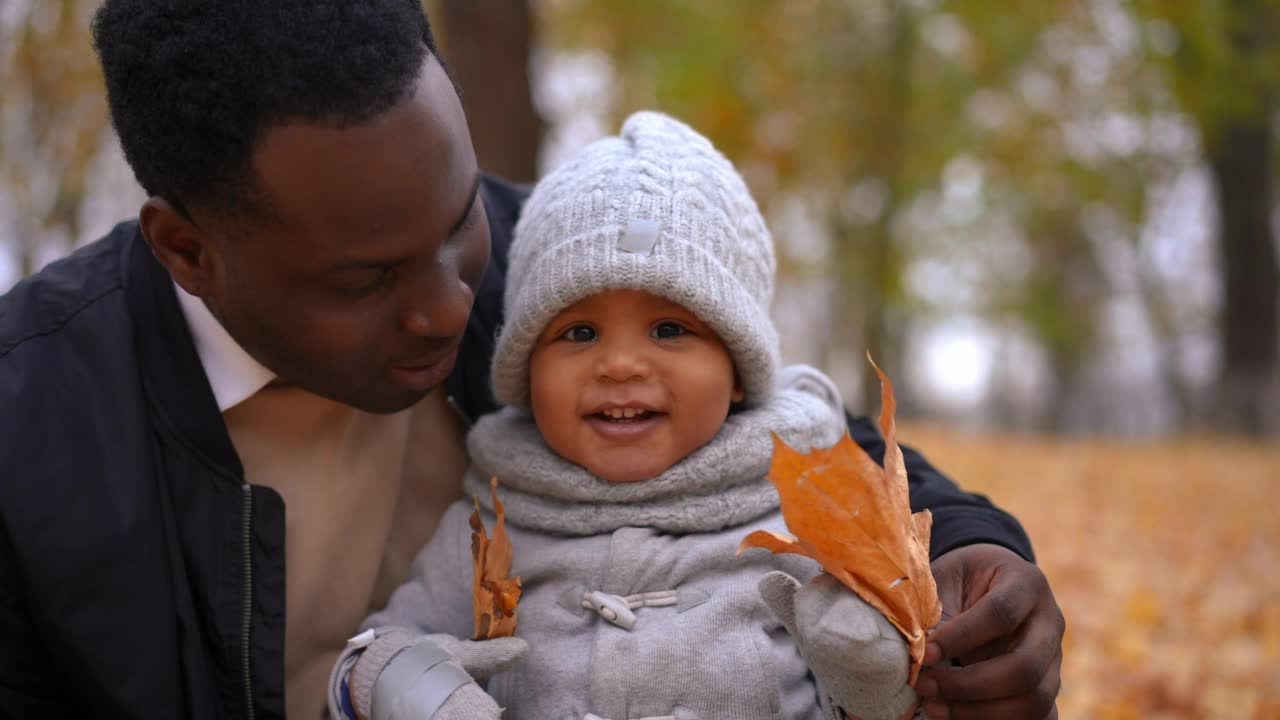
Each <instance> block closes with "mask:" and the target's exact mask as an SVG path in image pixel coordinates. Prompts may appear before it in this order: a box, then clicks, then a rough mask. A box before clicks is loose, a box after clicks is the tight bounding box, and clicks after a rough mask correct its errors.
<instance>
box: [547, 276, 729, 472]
mask: <svg viewBox="0 0 1280 720" xmlns="http://www.w3.org/2000/svg"><path fill="white" fill-rule="evenodd" d="M529 382H530V391H531V395H532V404H533V416H534V419H535V420H536V421H537V423H538V429H539V431H541V433H542V436H543V437H544V438H545V439H546V441H547V444H548V445H550V446H551V449H552V450H555V451H556V453H557V454H559V455H560V456H561V457H563V458H565V459H567V460H570V461H572V462H574V463H577V464H578V465H581V466H583V467H585V468H586V469H587V470H589V471H590V472H591V473H592V474H593V475H595V476H597V477H599V478H602V479H604V480H607V481H609V482H632V481H636V480H647V479H649V478H652V477H655V476H657V475H659V474H661V473H662V472H663V471H664V470H666V469H667V468H669V467H671V466H672V465H674V464H675V463H676V462H678V461H680V460H681V459H683V458H684V457H685V456H686V455H688V454H689V453H691V452H693V451H694V450H697V449H698V448H700V447H702V446H703V445H705V444H706V443H707V442H708V441H709V440H711V438H713V437H714V436H715V434H716V433H717V432H719V430H720V426H721V425H723V424H724V420H725V417H726V416H727V415H728V413H729V405H730V403H732V402H738V401H740V400H741V399H742V390H741V388H740V387H739V386H738V383H737V381H736V379H735V376H734V371H733V360H732V358H731V357H730V356H729V351H728V350H727V349H726V348H725V346H724V343H723V342H721V340H720V338H719V336H717V335H716V334H715V333H714V332H712V331H711V329H710V328H708V327H707V326H706V325H705V324H703V323H702V322H701V321H699V320H698V318H697V317H695V316H694V315H693V313H691V312H689V311H688V310H685V309H684V308H683V307H681V306H679V305H676V304H675V303H672V302H670V301H668V300H664V299H662V298H659V297H656V296H654V295H650V294H648V293H645V292H640V291H636V290H611V291H607V292H603V293H598V294H596V295H592V296H591V297H588V298H586V299H584V300H581V301H579V302H577V303H575V304H574V305H571V306H570V307H568V308H565V310H564V311H563V312H561V313H560V314H559V315H557V316H556V317H555V318H553V319H552V320H551V322H550V323H548V324H547V327H546V329H545V330H543V332H542V335H541V336H540V337H539V338H538V342H537V344H536V345H535V346H534V349H533V355H532V357H531V359H530V378H529Z"/></svg>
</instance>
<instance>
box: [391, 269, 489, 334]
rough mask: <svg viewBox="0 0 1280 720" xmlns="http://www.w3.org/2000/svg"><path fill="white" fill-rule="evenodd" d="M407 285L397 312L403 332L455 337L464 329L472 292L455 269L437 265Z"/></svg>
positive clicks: (468, 314) (469, 309)
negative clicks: (451, 269)
mask: <svg viewBox="0 0 1280 720" xmlns="http://www.w3.org/2000/svg"><path fill="white" fill-rule="evenodd" d="M441 270H443V272H441ZM406 286H407V287H406V290H405V292H406V298H405V301H404V310H403V311H402V312H401V315H400V324H401V327H403V328H404V330H405V332H407V333H409V334H410V335H417V336H420V337H456V336H459V335H461V334H462V333H463V331H464V330H466V327H467V318H468V317H470V315H471V305H472V302H473V301H474V300H475V295H474V294H473V293H472V291H471V288H470V287H469V286H468V285H467V284H466V283H465V282H463V281H462V279H461V278H459V277H458V275H457V274H456V273H453V272H451V271H449V270H448V269H447V268H437V271H436V272H430V273H424V276H423V277H421V278H419V279H417V280H416V282H412V283H406Z"/></svg>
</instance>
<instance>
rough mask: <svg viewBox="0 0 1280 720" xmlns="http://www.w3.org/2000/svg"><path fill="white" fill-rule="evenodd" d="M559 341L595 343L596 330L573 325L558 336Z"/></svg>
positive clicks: (587, 326) (588, 326)
mask: <svg viewBox="0 0 1280 720" xmlns="http://www.w3.org/2000/svg"><path fill="white" fill-rule="evenodd" d="M560 339H561V340H568V341H569V342H576V343H588V342H595V339H596V329H595V328H593V327H591V326H590V325H574V326H573V327H571V328H569V329H568V330H565V331H564V333H563V334H561V335H560Z"/></svg>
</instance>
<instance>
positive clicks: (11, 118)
mask: <svg viewBox="0 0 1280 720" xmlns="http://www.w3.org/2000/svg"><path fill="white" fill-rule="evenodd" d="M8 1H10V2H13V3H14V5H13V6H11V7H9V8H5V12H3V13H0V16H3V18H2V19H0V88H3V93H0V185H2V186H3V187H0V191H3V192H4V194H5V195H7V196H8V199H9V203H10V205H11V207H12V213H11V214H9V215H7V216H5V217H0V222H6V223H9V224H10V228H8V230H9V235H10V236H11V237H13V238H15V239H16V242H17V245H18V247H17V252H16V255H17V264H18V270H19V274H20V276H21V275H26V274H29V273H30V272H32V271H33V270H34V269H35V263H36V258H37V255H38V253H39V252H41V251H42V248H40V247H39V246H38V243H40V242H46V243H47V242H58V243H60V244H61V245H62V248H61V250H62V252H66V251H69V250H70V249H71V247H72V243H74V242H75V241H76V240H77V238H78V237H79V234H80V227H79V223H80V211H81V204H82V203H83V202H84V199H85V195H86V182H87V180H88V177H89V171H90V167H91V164H92V162H93V160H94V159H95V158H96V157H97V155H98V152H99V150H100V148H101V146H102V143H103V138H104V131H105V130H106V129H107V127H108V125H109V120H108V118H107V106H106V95H105V91H104V89H103V84H102V73H101V71H100V70H99V68H98V63H97V58H96V57H95V56H94V54H93V50H92V48H91V46H90V39H89V18H90V16H91V14H92V12H93V9H94V7H96V6H97V3H96V2H92V1H90V0H40V1H39V2H34V1H33V2H30V3H29V4H25V3H23V2H22V1H21V0H8ZM45 252H47V250H45Z"/></svg>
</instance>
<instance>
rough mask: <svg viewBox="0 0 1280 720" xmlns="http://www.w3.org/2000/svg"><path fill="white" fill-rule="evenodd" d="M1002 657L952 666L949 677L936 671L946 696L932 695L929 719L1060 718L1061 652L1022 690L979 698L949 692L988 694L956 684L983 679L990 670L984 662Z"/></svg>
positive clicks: (926, 710)
mask: <svg viewBox="0 0 1280 720" xmlns="http://www.w3.org/2000/svg"><path fill="white" fill-rule="evenodd" d="M1007 658H1008V656H1004V658H1003V659H1007ZM1001 660H1002V658H997V659H994V660H989V661H987V662H983V663H979V664H977V665H971V666H968V667H960V668H948V669H947V670H946V674H947V675H948V676H949V677H945V678H944V677H942V674H941V673H939V674H938V675H936V678H937V680H938V685H939V688H940V689H942V697H934V698H929V699H928V700H927V701H926V702H925V712H926V713H927V714H928V716H929V719H930V720H1000V719H1001V718H1010V719H1013V718H1018V719H1021V718H1045V720H1057V717H1058V714H1057V707H1056V706H1055V704H1054V700H1055V699H1056V698H1057V696H1058V690H1059V688H1060V687H1061V684H1062V674H1061V665H1062V662H1061V653H1059V654H1058V656H1057V657H1055V658H1054V659H1053V660H1052V662H1051V663H1050V664H1049V667H1048V672H1046V673H1045V674H1044V676H1043V677H1041V678H1040V679H1039V680H1038V681H1036V682H1035V683H1034V684H1033V685H1030V686H1028V687H1026V688H1024V690H1023V691H1022V692H1019V693H1016V694H1014V695H1010V696H1005V697H996V698H994V699H991V698H990V696H988V699H984V700H976V701H962V700H959V699H957V698H955V697H952V696H949V694H948V693H949V692H958V693H959V694H961V695H963V694H966V693H968V694H970V695H973V694H976V695H984V694H985V693H981V692H978V693H974V691H973V687H972V686H966V689H965V690H961V691H957V690H956V687H958V686H959V685H966V684H967V683H969V682H971V681H973V680H974V679H975V678H977V681H978V682H981V679H980V676H981V675H982V674H984V673H985V671H986V670H987V668H985V667H984V666H988V665H990V664H992V663H998V662H1001ZM957 683H958V684H957ZM944 698H946V699H944Z"/></svg>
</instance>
